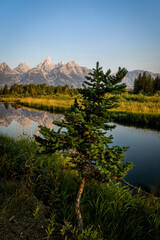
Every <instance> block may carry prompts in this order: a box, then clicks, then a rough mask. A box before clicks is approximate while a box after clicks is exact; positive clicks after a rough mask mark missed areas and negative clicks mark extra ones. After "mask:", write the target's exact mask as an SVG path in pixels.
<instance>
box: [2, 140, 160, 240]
mask: <svg viewBox="0 0 160 240" xmlns="http://www.w3.org/2000/svg"><path fill="white" fill-rule="evenodd" d="M0 149H1V155H0V176H1V177H0V234H1V236H2V239H13V240H14V239H21V238H22V237H23V238H24V239H27V237H28V239H43V238H46V239H47V238H48V239H62V240H63V239H77V240H78V239H83V240H84V239H88V240H90V239H92V240H93V239H95V240H96V239H97V240H98V239H99V240H100V239H101V240H102V239H106V240H108V239H109V240H121V239H123V240H124V239H134V240H135V239H141V240H143V239H144V240H147V239H148V240H150V239H158V238H159V237H160V218H159V216H160V201H159V198H155V197H154V196H152V195H149V196H148V197H146V196H144V195H143V194H142V193H141V191H139V193H138V192H137V194H136V195H135V194H134V195H133V194H132V192H131V191H129V189H128V188H127V187H122V186H121V184H119V183H115V182H113V183H110V184H109V183H103V184H97V183H96V182H91V183H87V184H86V187H85V189H84V193H83V195H82V202H81V209H82V215H83V218H84V226H85V227H84V231H83V234H79V233H78V231H77V229H76V228H75V214H74V202H75V198H76V193H77V189H78V182H79V177H78V175H77V172H76V171H73V170H69V169H67V168H66V163H67V159H65V158H63V157H62V156H61V155H60V153H56V154H52V155H50V156H47V155H45V154H42V153H41V154H39V152H41V149H40V148H39V146H38V145H37V144H36V143H35V142H34V141H33V140H32V141H31V140H24V139H21V140H18V141H15V140H13V139H11V138H8V137H2V136H0ZM20 234H21V235H20Z"/></svg>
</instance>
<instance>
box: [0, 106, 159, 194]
mask: <svg viewBox="0 0 160 240" xmlns="http://www.w3.org/2000/svg"><path fill="white" fill-rule="evenodd" d="M62 118H63V116H62V115H53V114H49V113H47V112H40V111H36V110H31V109H25V108H18V109H15V108H14V106H13V105H11V104H6V105H4V104H3V103H0V134H3V135H9V136H12V137H14V138H18V137H21V136H24V137H27V136H30V137H32V136H33V134H39V132H38V125H39V124H41V125H45V126H47V127H49V128H51V129H52V128H53V127H54V126H53V124H52V122H53V120H59V121H60V120H61V119H62ZM116 125H117V127H116V128H115V129H113V130H112V131H110V132H108V134H109V135H110V134H112V135H113V141H114V145H120V146H129V147H130V148H129V149H128V151H127V152H126V154H125V155H126V159H127V161H132V162H133V164H134V166H135V167H134V169H132V170H131V171H129V173H128V174H127V176H126V181H128V182H130V183H131V184H133V185H135V186H142V187H144V188H145V189H146V190H149V191H152V192H154V193H159V194H160V132H158V131H152V130H146V129H145V130H144V129H139V128H135V127H126V126H122V125H119V124H116Z"/></svg>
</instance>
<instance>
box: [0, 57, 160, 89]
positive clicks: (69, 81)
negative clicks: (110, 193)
mask: <svg viewBox="0 0 160 240" xmlns="http://www.w3.org/2000/svg"><path fill="white" fill-rule="evenodd" d="M91 71H92V70H91V69H89V68H87V67H81V66H79V65H78V64H76V63H75V61H70V62H68V63H67V64H65V63H64V62H60V63H58V64H54V63H53V62H52V61H51V59H50V57H47V58H45V59H44V60H43V61H42V62H41V63H39V64H38V65H37V66H36V67H34V68H31V67H29V66H28V65H27V64H26V63H25V62H22V63H20V64H19V65H18V66H17V67H16V68H14V69H11V68H10V67H9V66H8V65H7V64H6V63H5V62H3V63H1V64H0V88H2V87H4V85H5V84H7V85H8V86H9V87H10V86H11V85H13V84H23V85H26V84H30V83H33V84H43V83H46V84H47V85H54V86H58V85H63V86H64V85H68V86H69V87H71V86H73V87H75V88H80V87H82V83H83V81H84V80H85V76H87V75H88V74H89V73H90V72H91ZM143 72H144V71H143V70H133V71H129V72H128V73H127V75H126V77H125V78H124V79H123V81H122V82H124V83H126V85H127V88H133V84H134V80H135V79H136V78H137V77H138V75H139V73H142V74H143ZM145 72H146V75H149V74H150V75H151V76H152V77H153V78H155V77H156V76H157V75H158V76H159V77H160V74H159V73H152V72H148V71H145Z"/></svg>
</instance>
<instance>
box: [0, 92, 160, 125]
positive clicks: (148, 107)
mask: <svg viewBox="0 0 160 240" xmlns="http://www.w3.org/2000/svg"><path fill="white" fill-rule="evenodd" d="M76 97H78V99H80V95H77V96H76ZM74 98H75V96H70V95H67V94H59V95H54V96H41V97H39V98H33V97H23V98H21V97H10V96H8V97H4V96H1V97H0V101H3V102H13V101H15V102H17V103H18V104H20V105H21V106H26V107H30V108H35V109H40V110H44V111H49V112H51V113H54V112H55V113H63V112H64V111H65V110H67V109H68V108H69V107H70V106H71V105H73V103H74ZM118 104H119V107H118V108H115V109H113V110H112V111H111V116H112V120H113V121H115V122H117V123H121V124H125V125H132V126H138V127H143V128H151V129H155V130H160V95H158V94H157V95H154V96H144V95H143V94H138V95H135V94H129V93H128V92H126V93H123V94H121V95H120V96H119V102H118Z"/></svg>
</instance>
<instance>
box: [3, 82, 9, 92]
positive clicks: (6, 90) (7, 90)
mask: <svg viewBox="0 0 160 240" xmlns="http://www.w3.org/2000/svg"><path fill="white" fill-rule="evenodd" d="M8 93H9V89H8V85H7V84H5V85H4V89H3V94H8Z"/></svg>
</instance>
